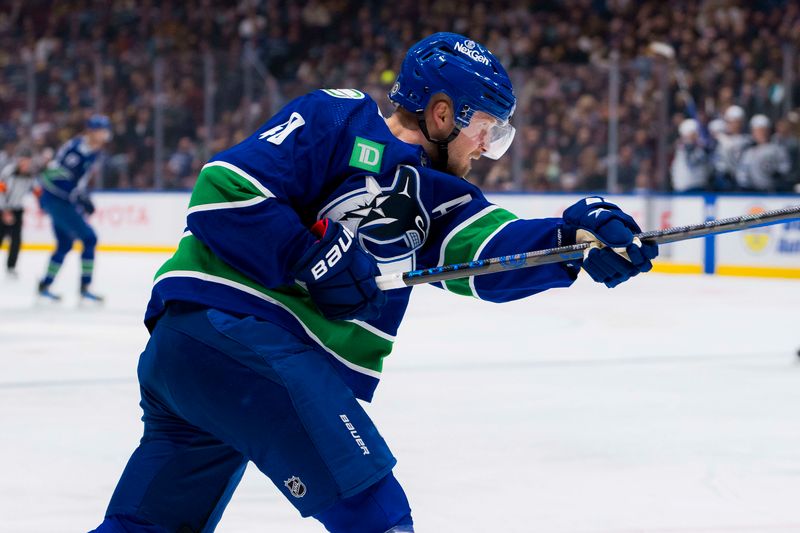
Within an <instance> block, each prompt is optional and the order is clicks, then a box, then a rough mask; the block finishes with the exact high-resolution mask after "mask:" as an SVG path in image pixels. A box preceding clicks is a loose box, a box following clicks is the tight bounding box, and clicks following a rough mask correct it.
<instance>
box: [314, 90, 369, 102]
mask: <svg viewBox="0 0 800 533" xmlns="http://www.w3.org/2000/svg"><path fill="white" fill-rule="evenodd" d="M320 91H322V92H323V93H325V94H327V95H328V96H332V97H333V98H343V99H346V100H363V99H364V98H365V97H366V95H365V94H364V93H363V92H361V91H359V90H358V89H320Z"/></svg>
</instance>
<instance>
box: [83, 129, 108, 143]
mask: <svg viewBox="0 0 800 533" xmlns="http://www.w3.org/2000/svg"><path fill="white" fill-rule="evenodd" d="M87 135H88V136H89V142H90V143H92V144H93V145H94V146H102V145H104V144H106V143H107V142H108V141H110V140H111V131H110V130H107V129H97V130H89V131H88V133H87Z"/></svg>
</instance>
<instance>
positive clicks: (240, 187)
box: [187, 91, 380, 288]
mask: <svg viewBox="0 0 800 533" xmlns="http://www.w3.org/2000/svg"><path fill="white" fill-rule="evenodd" d="M332 100H334V98H333V97H330V96H329V95H327V94H326V93H324V92H322V91H315V92H313V93H310V94H308V95H306V96H304V97H300V98H299V99H296V100H294V101H293V102H291V103H290V104H288V105H287V106H286V107H284V108H283V109H282V110H281V111H280V112H279V113H278V114H277V115H275V116H274V117H273V118H272V119H271V120H270V121H268V122H267V123H266V124H264V125H263V126H262V127H261V128H259V129H258V130H257V131H256V132H255V133H254V134H253V135H251V136H250V137H248V138H247V139H245V140H244V141H242V142H241V143H239V144H238V145H236V146H233V147H231V148H230V149H228V150H225V151H223V152H221V153H219V154H217V155H215V156H214V157H213V158H212V159H211V161H210V162H209V163H208V164H206V165H205V166H204V167H203V169H202V171H201V173H200V175H199V177H198V180H197V183H196V185H195V188H194V190H193V192H192V197H191V200H190V205H189V212H188V216H187V226H188V229H189V231H190V232H191V233H192V235H194V236H195V237H196V238H198V239H199V240H200V241H201V242H203V243H204V244H205V245H206V246H208V247H209V248H210V249H211V251H212V252H213V253H214V254H215V255H216V256H218V257H219V258H220V259H222V260H223V261H225V262H226V263H227V264H229V265H230V266H232V267H233V268H235V269H236V270H238V271H240V272H242V273H243V274H245V275H247V276H248V277H250V278H251V279H254V280H256V281H258V282H259V283H260V284H262V285H264V286H266V287H268V288H271V287H277V286H281V285H286V284H289V283H291V282H292V281H293V278H292V276H291V274H290V271H291V269H292V267H293V266H294V264H295V263H296V262H297V261H298V260H299V258H300V257H301V256H302V254H303V253H304V252H305V250H307V249H308V248H309V247H310V246H311V245H312V244H313V243H314V242H315V241H316V238H315V237H314V236H313V235H312V234H311V233H310V231H309V230H308V228H310V227H311V225H313V223H314V222H316V220H315V217H316V212H317V209H316V207H317V201H318V199H319V197H320V196H321V195H323V194H324V192H325V191H326V190H327V189H328V188H330V187H331V186H332V184H334V183H335V182H336V179H337V178H339V177H340V176H341V174H342V173H343V172H344V170H345V169H344V168H343V167H342V165H341V164H340V163H339V162H340V161H342V160H345V159H346V156H347V154H346V152H347V149H348V148H350V146H349V145H348V143H347V142H346V139H343V136H345V135H346V131H347V130H348V129H349V126H350V123H351V122H352V121H353V120H356V119H357V118H358V117H359V116H361V115H363V114H365V113H371V114H374V115H375V117H376V118H380V117H379V115H378V114H377V111H374V112H371V111H370V110H369V106H370V104H371V105H372V106H373V107H374V106H375V103H374V102H373V101H372V100H368V99H361V100H354V99H338V100H341V101H339V102H336V101H332Z"/></svg>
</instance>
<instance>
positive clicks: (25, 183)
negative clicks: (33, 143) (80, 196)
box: [0, 148, 34, 277]
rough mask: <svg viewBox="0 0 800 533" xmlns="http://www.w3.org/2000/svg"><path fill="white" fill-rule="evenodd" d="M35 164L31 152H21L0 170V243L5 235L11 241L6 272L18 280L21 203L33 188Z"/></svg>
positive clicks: (23, 149) (18, 151) (22, 150)
mask: <svg viewBox="0 0 800 533" xmlns="http://www.w3.org/2000/svg"><path fill="white" fill-rule="evenodd" d="M33 167H34V164H33V158H32V154H31V151H30V150H29V149H27V148H22V149H18V150H17V153H16V154H15V156H14V158H13V159H12V160H11V161H10V162H9V163H7V164H6V165H5V166H4V167H3V168H2V170H0V244H2V243H3V241H4V240H5V238H6V236H8V237H9V238H10V240H11V242H10V244H9V249H8V259H7V260H6V269H7V273H8V275H9V276H10V277H17V271H16V267H17V257H18V256H19V248H20V244H21V240H22V214H23V211H24V209H23V205H22V201H23V199H24V197H25V195H26V194H28V192H30V191H31V189H33V183H34V168H33Z"/></svg>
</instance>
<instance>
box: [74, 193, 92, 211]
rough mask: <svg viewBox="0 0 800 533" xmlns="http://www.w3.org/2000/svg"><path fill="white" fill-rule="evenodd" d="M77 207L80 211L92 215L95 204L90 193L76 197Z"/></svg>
mask: <svg viewBox="0 0 800 533" xmlns="http://www.w3.org/2000/svg"><path fill="white" fill-rule="evenodd" d="M75 205H76V206H77V207H78V211H80V212H81V213H85V214H86V215H91V214H93V213H94V211H95V209H94V203H93V202H92V199H91V198H90V197H89V193H88V192H82V193H79V194H78V195H77V196H75Z"/></svg>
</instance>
